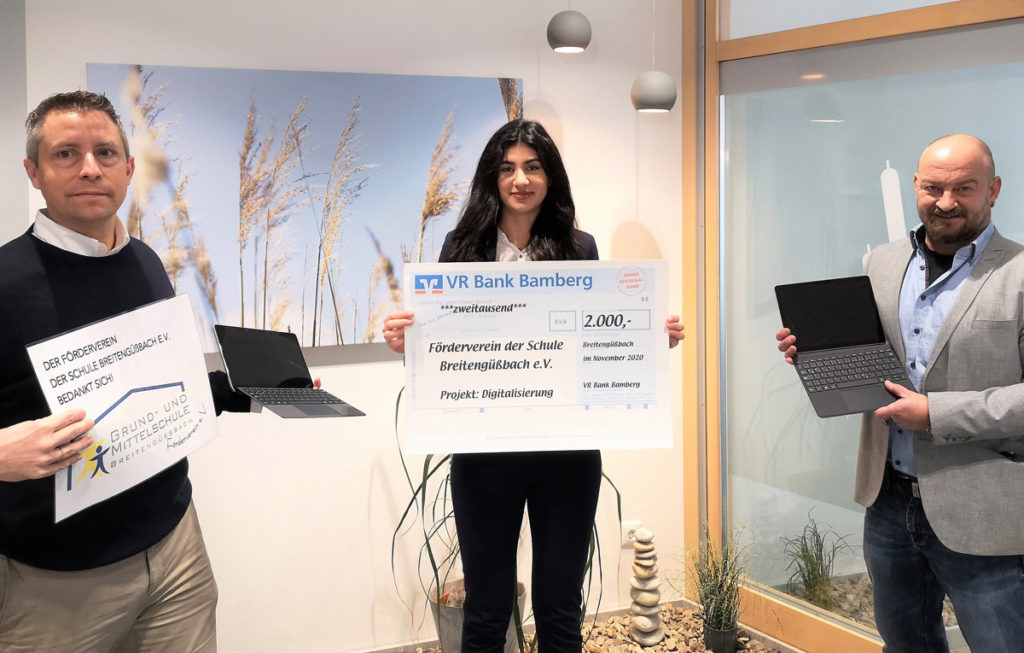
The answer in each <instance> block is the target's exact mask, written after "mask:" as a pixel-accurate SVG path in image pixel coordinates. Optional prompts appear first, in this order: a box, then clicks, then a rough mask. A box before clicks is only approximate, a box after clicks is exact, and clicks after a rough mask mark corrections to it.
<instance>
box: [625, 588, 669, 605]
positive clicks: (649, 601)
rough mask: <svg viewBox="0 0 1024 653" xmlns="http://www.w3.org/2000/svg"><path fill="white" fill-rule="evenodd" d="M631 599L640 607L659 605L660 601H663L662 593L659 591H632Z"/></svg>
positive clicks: (630, 591)
mask: <svg viewBox="0 0 1024 653" xmlns="http://www.w3.org/2000/svg"><path fill="white" fill-rule="evenodd" d="M629 598H631V599H633V601H634V602H635V603H639V604H640V605H647V606H651V605H658V601H660V600H661V592H659V591H658V590H638V589H631V590H629Z"/></svg>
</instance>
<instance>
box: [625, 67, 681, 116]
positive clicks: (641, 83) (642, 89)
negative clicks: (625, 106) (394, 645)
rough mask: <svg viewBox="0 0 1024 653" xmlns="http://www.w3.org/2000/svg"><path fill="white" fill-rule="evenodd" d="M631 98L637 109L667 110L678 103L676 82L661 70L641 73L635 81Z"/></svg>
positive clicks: (649, 110) (652, 111)
mask: <svg viewBox="0 0 1024 653" xmlns="http://www.w3.org/2000/svg"><path fill="white" fill-rule="evenodd" d="M629 99H630V100H632V101H633V106H634V107H635V108H636V110H637V111H644V112H651V113H656V112H665V111H669V110H671V109H672V107H673V106H675V104H676V83H675V82H674V81H672V78H671V77H669V76H668V75H666V74H665V73H663V72H661V71H659V70H650V71H648V72H646V73H643V74H641V75H640V76H639V77H637V78H636V81H635V82H633V89H632V90H631V91H630V92H629Z"/></svg>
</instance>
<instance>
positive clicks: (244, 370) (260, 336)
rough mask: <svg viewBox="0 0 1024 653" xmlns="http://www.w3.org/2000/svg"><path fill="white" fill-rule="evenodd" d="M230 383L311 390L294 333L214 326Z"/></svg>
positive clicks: (221, 325) (304, 362)
mask: <svg viewBox="0 0 1024 653" xmlns="http://www.w3.org/2000/svg"><path fill="white" fill-rule="evenodd" d="M214 330H215V331H216V332H217V340H218V341H219V342H220V351H221V355H222V356H223V357H224V365H225V366H226V367H227V369H228V377H229V378H230V379H231V384H232V385H233V386H234V387H236V388H238V387H259V388H305V387H312V385H313V380H312V379H311V378H310V376H309V368H308V367H306V360H305V359H304V358H303V357H302V348H301V347H300V346H299V341H298V339H297V338H296V337H295V334H294V333H285V332H281V331H265V330H263V329H246V328H242V327H232V326H226V325H223V324H215V325H214Z"/></svg>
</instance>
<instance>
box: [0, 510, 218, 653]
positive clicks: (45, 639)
mask: <svg viewBox="0 0 1024 653" xmlns="http://www.w3.org/2000/svg"><path fill="white" fill-rule="evenodd" d="M216 608H217V584H216V581H214V578H213V570H212V568H211V566H210V559H209V556H207V553H206V545H205V544H204V543H203V535H202V532H201V531H200V529H199V520H198V518H197V517H196V511H195V506H193V505H191V504H190V505H189V507H188V510H187V511H186V512H185V515H184V516H183V517H182V518H181V522H179V523H178V525H177V526H175V527H174V530H172V531H171V532H170V533H169V534H168V535H167V537H165V538H164V539H162V540H160V541H159V542H157V543H156V544H154V545H153V546H151V547H150V548H148V549H146V550H145V551H143V552H142V553H139V554H136V555H134V556H132V557H130V558H127V559H125V560H121V561H120V562H115V563H113V564H110V565H106V566H104V567H97V568H95V569H86V570H83V571H50V570H47V569H38V568H36V567H30V566H28V565H25V564H22V563H20V562H16V561H14V560H11V559H9V558H7V557H5V556H2V555H0V651H4V653H112V652H113V653H156V652H160V653H215V652H216V650H217V637H216Z"/></svg>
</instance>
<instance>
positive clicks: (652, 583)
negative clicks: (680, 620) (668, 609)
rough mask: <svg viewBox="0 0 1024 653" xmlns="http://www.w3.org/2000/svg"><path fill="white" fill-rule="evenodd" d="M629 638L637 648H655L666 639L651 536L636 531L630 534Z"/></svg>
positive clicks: (641, 530)
mask: <svg viewBox="0 0 1024 653" xmlns="http://www.w3.org/2000/svg"><path fill="white" fill-rule="evenodd" d="M629 585H630V589H629V597H630V598H631V599H633V603H632V604H631V605H630V606H629V611H630V626H631V627H630V629H629V635H630V637H632V638H633V641H634V642H636V643H637V644H639V645H640V646H654V645H655V644H657V643H658V642H660V641H661V640H662V639H664V637H665V631H664V629H662V627H661V616H660V613H661V590H659V589H658V588H659V587H660V586H661V580H660V579H659V578H658V554H657V553H656V552H655V550H654V533H652V532H651V531H650V530H648V529H646V528H638V529H636V532H635V533H634V535H633V578H631V579H630V580H629Z"/></svg>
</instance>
